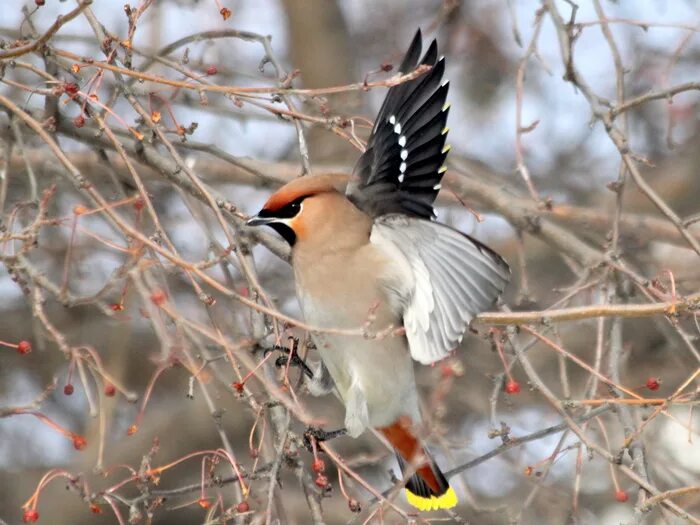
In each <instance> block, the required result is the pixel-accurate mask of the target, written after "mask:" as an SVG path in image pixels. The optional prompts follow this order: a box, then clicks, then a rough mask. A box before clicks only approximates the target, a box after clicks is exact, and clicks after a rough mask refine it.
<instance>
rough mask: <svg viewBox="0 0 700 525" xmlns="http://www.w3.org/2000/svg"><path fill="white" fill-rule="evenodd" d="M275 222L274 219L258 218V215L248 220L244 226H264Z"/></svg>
mask: <svg viewBox="0 0 700 525" xmlns="http://www.w3.org/2000/svg"><path fill="white" fill-rule="evenodd" d="M276 220H277V218H276V217H260V216H259V215H256V216H255V217H251V218H250V219H248V220H247V221H246V224H247V225H248V226H264V225H265V224H271V223H273V222H275V221H276Z"/></svg>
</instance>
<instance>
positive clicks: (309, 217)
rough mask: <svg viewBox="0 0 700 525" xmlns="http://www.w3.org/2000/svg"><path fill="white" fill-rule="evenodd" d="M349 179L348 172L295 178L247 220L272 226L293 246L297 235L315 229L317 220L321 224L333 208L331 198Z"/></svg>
mask: <svg viewBox="0 0 700 525" xmlns="http://www.w3.org/2000/svg"><path fill="white" fill-rule="evenodd" d="M347 182H348V177H347V175H342V174H324V175H307V176H305V177H299V178H296V179H294V180H292V181H291V182H288V183H287V184H285V185H284V186H282V187H281V188H280V189H279V190H277V191H276V192H275V193H273V194H272V195H271V196H270V198H269V199H267V202H266V203H265V205H264V206H263V207H262V209H261V210H260V211H259V212H258V214H257V215H256V216H255V217H251V218H250V219H249V220H248V223H247V224H248V226H263V225H266V226H270V227H271V228H272V229H274V230H275V231H276V232H277V233H279V234H280V235H281V236H282V237H283V238H284V239H285V240H286V241H287V242H288V243H289V244H290V246H294V243H295V242H296V241H297V239H299V238H303V237H305V236H306V235H307V234H308V232H309V231H311V230H313V229H314V224H319V225H320V224H322V222H321V221H323V220H324V215H327V214H328V213H329V212H330V211H331V210H330V209H329V208H330V206H331V204H330V203H331V201H332V200H333V199H334V198H336V197H338V196H340V195H343V194H344V192H345V186H346V185H347ZM343 198H344V197H343Z"/></svg>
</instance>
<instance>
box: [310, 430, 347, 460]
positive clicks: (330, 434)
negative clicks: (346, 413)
mask: <svg viewBox="0 0 700 525" xmlns="http://www.w3.org/2000/svg"><path fill="white" fill-rule="evenodd" d="M346 433H347V430H345V429H344V428H339V429H338V430H323V429H322V428H318V427H308V428H307V429H306V430H305V431H304V434H303V439H302V441H303V444H304V448H306V450H308V451H309V452H311V453H312V454H313V452H314V444H315V443H319V442H321V441H328V440H329V439H333V438H336V437H339V436H344V435H345V434H346Z"/></svg>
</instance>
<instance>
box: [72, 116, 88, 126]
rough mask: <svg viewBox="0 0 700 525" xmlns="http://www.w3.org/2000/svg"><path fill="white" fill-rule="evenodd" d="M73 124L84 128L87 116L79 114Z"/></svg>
mask: <svg viewBox="0 0 700 525" xmlns="http://www.w3.org/2000/svg"><path fill="white" fill-rule="evenodd" d="M73 125H74V126H75V127H76V128H82V127H83V126H84V125H85V117H83V116H82V115H78V116H77V117H75V118H74V119H73Z"/></svg>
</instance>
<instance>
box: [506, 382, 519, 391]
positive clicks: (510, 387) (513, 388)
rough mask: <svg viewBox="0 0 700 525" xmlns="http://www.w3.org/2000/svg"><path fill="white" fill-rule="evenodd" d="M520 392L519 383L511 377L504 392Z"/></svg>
mask: <svg viewBox="0 0 700 525" xmlns="http://www.w3.org/2000/svg"><path fill="white" fill-rule="evenodd" d="M519 392H520V383H518V382H517V381H515V380H514V379H511V380H510V381H508V382H507V383H506V394H511V395H512V394H517V393H519Z"/></svg>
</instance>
